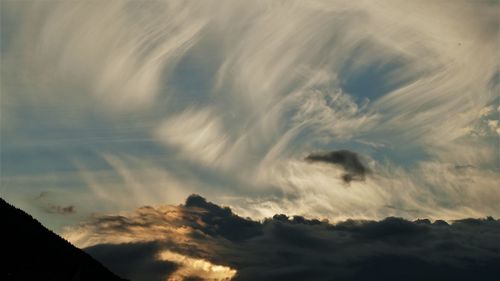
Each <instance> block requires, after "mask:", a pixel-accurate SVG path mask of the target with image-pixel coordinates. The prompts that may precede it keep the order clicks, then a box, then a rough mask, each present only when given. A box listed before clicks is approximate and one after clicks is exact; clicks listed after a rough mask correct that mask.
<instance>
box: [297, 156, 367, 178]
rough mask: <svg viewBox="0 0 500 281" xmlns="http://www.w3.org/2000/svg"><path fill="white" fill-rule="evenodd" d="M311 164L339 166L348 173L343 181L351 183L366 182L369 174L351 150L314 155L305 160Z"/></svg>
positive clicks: (343, 176)
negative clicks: (356, 181)
mask: <svg viewBox="0 0 500 281" xmlns="http://www.w3.org/2000/svg"><path fill="white" fill-rule="evenodd" d="M305 160H306V161H309V162H325V163H330V164H334V165H338V166H340V167H342V168H343V169H344V171H345V172H346V173H345V174H344V175H342V179H343V180H344V181H345V182H346V183H349V182H351V181H352V180H364V179H365V175H366V174H367V173H368V172H369V170H368V168H367V167H366V166H365V165H364V164H363V163H362V162H361V160H360V158H359V156H358V154H356V153H355V152H352V151H349V150H337V151H331V152H328V153H313V154H310V155H308V156H307V157H306V158H305Z"/></svg>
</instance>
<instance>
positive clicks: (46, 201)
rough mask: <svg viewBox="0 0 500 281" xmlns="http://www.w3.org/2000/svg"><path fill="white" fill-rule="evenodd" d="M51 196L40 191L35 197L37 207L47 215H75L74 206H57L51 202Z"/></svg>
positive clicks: (46, 192)
mask: <svg viewBox="0 0 500 281" xmlns="http://www.w3.org/2000/svg"><path fill="white" fill-rule="evenodd" d="M50 197H53V195H51V193H50V192H48V191H41V192H40V194H38V196H37V197H35V201H36V202H35V203H36V204H37V205H40V206H39V207H40V208H41V209H42V210H43V211H44V212H46V213H48V214H59V215H71V214H74V213H76V208H75V206H74V205H66V206H63V205H59V204H55V203H53V202H51V198H50Z"/></svg>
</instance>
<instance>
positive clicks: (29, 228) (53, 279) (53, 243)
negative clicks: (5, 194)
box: [0, 198, 125, 281]
mask: <svg viewBox="0 0 500 281" xmlns="http://www.w3.org/2000/svg"><path fill="white" fill-rule="evenodd" d="M0 221H1V225H2V230H1V231H0V233H1V235H0V241H1V242H0V243H1V255H2V257H1V258H2V262H1V266H0V280H5V281H35V280H36V281H45V280H46V281H65V280H78V281H83V280H89V281H98V280H105V281H114V280H116V281H123V280H125V279H122V278H120V277H118V276H116V275H115V274H113V273H112V272H111V271H109V270H108V269H106V268H105V267H104V266H103V265H101V264H100V263H99V262H97V261H96V260H94V259H93V258H92V257H91V256H90V255H88V254H87V253H85V252H83V251H82V250H80V249H78V248H76V247H75V246H73V245H71V244H70V243H69V242H68V241H66V240H64V239H63V238H61V237H59V236H58V235H56V234H55V233H53V232H51V231H50V230H48V229H47V228H45V227H44V226H43V225H42V224H40V223H39V222H38V221H37V220H35V219H34V218H33V217H31V216H30V215H28V214H26V213H25V212H23V211H21V210H19V209H17V208H15V207H14V206H12V205H10V204H8V203H7V202H5V201H4V200H3V199H1V198H0Z"/></svg>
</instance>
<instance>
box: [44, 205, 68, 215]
mask: <svg viewBox="0 0 500 281" xmlns="http://www.w3.org/2000/svg"><path fill="white" fill-rule="evenodd" d="M44 210H45V211H46V212H47V213H52V214H61V215H68V214H74V213H75V206H73V205H68V206H59V205H53V204H49V205H48V206H46V207H45V208H44Z"/></svg>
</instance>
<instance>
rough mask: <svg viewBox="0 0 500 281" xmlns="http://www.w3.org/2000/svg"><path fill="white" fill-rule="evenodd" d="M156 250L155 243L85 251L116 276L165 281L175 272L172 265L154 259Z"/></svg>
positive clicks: (107, 245)
mask: <svg viewBox="0 0 500 281" xmlns="http://www.w3.org/2000/svg"><path fill="white" fill-rule="evenodd" d="M158 250H159V245H158V243H156V242H145V243H124V244H117V245H113V244H102V245H96V246H93V247H90V248H87V249H85V251H86V252H87V253H89V254H90V255H91V256H93V257H94V258H95V259H97V260H98V261H99V262H101V263H103V264H106V265H107V267H108V268H109V269H110V270H111V271H113V272H115V273H116V274H118V275H120V276H127V278H129V279H130V280H141V281H157V280H165V279H164V277H165V276H168V275H169V274H171V273H172V272H174V271H175V270H176V268H177V266H176V265H175V264H174V263H171V262H166V261H159V260H157V259H156V254H157V252H158Z"/></svg>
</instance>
